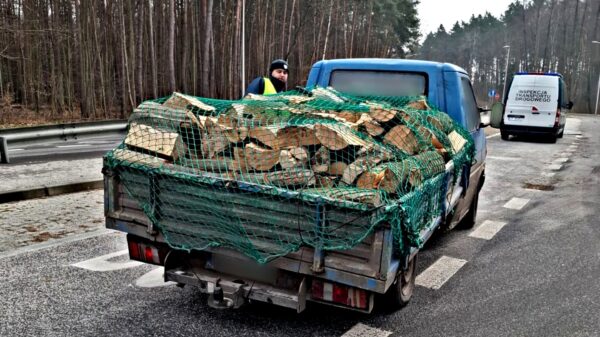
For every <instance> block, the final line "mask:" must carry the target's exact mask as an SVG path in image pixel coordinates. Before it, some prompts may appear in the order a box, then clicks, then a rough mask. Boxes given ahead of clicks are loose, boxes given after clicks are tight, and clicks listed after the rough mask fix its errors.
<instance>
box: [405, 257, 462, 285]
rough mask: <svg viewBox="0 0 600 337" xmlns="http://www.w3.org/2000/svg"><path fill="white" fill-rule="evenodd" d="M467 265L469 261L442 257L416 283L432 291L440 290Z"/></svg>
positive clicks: (420, 275)
mask: <svg viewBox="0 0 600 337" xmlns="http://www.w3.org/2000/svg"><path fill="white" fill-rule="evenodd" d="M465 263H467V260H462V259H457V258H453V257H449V256H442V257H440V258H439V259H438V260H437V261H435V262H434V263H433V264H432V265H431V266H429V268H427V269H425V270H424V271H423V272H422V273H421V274H419V275H418V276H417V278H416V280H415V283H416V284H417V285H420V286H422V287H426V288H430V289H440V288H441V287H442V286H443V285H444V283H446V282H447V281H448V280H449V279H450V278H451V277H452V276H453V275H454V274H456V272H458V270H459V269H460V268H462V266H464V265H465Z"/></svg>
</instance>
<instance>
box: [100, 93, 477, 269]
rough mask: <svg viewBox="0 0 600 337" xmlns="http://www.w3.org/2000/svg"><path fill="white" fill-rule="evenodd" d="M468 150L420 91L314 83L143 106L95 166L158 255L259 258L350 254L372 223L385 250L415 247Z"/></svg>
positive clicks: (179, 97)
mask: <svg viewBox="0 0 600 337" xmlns="http://www.w3.org/2000/svg"><path fill="white" fill-rule="evenodd" d="M473 154H474V145H473V140H472V138H471V136H470V134H469V133H468V132H467V131H466V130H465V129H463V128H462V127H461V126H460V125H459V124H457V123H456V122H454V120H452V119H451V118H450V117H449V116H448V115H447V114H446V113H444V112H442V111H439V110H438V109H437V108H436V107H434V106H432V105H431V104H430V103H428V102H427V100H426V99H425V98H424V97H376V96H368V97H363V96H360V97H358V96H352V95H347V94H343V93H340V92H337V91H336V90H334V89H332V88H320V87H314V88H308V89H303V90H296V91H288V92H283V93H280V94H277V95H272V96H259V95H249V96H247V97H246V98H244V99H241V100H218V99H209V98H202V97H194V96H189V95H184V94H180V93H173V94H172V95H171V96H169V97H164V98H160V99H156V100H151V101H145V102H143V103H142V104H140V105H139V106H138V107H137V108H136V109H135V110H134V112H133V114H132V115H131V117H130V119H129V122H128V133H127V136H126V138H125V139H124V140H123V142H122V143H121V144H120V145H119V146H118V147H117V148H115V149H113V150H112V151H110V152H109V153H107V154H106V156H105V160H104V165H105V169H108V170H110V172H112V174H113V175H114V176H115V177H116V178H117V179H118V180H119V181H120V182H121V184H120V186H121V187H122V188H121V189H120V190H119V191H117V193H119V194H120V196H122V200H128V202H123V203H122V205H121V207H123V208H130V209H131V210H135V209H141V210H142V211H143V213H144V214H145V216H147V218H148V219H149V221H151V222H152V224H153V225H154V226H155V228H157V229H158V230H159V231H160V232H161V233H162V235H163V236H164V238H165V240H166V242H167V243H168V244H169V245H170V246H171V247H174V248H177V249H184V250H188V251H191V250H204V249H207V248H208V247H226V248H230V249H234V250H236V251H239V252H241V253H243V254H245V255H246V256H248V257H250V258H252V259H254V260H255V261H257V262H259V263H266V262H268V261H270V260H272V259H273V258H276V257H279V256H283V255H286V254H289V253H291V252H294V251H297V250H298V249H300V247H302V246H308V247H313V248H318V249H322V250H346V249H352V248H354V247H356V246H357V245H358V244H359V243H361V242H365V243H369V240H372V236H371V234H372V233H373V231H374V230H375V229H377V228H379V227H381V226H388V227H389V228H391V231H392V234H393V237H394V243H395V252H396V253H406V252H407V251H408V249H410V247H421V245H422V244H423V242H422V239H421V236H420V233H421V231H422V230H423V229H424V227H425V226H427V225H428V224H430V223H431V221H432V220H433V219H434V218H436V217H438V216H440V215H441V213H442V211H443V204H444V202H445V199H446V198H447V196H446V195H445V191H446V186H447V185H448V183H449V180H452V181H454V180H455V179H456V178H457V177H458V176H459V175H460V174H461V170H462V169H463V167H468V166H469V165H470V164H471V161H472V160H473ZM450 161H452V162H453V164H454V166H453V167H454V171H453V172H452V174H451V175H447V174H445V173H444V172H445V170H446V165H447V163H449V162H450ZM452 181H450V183H451V182H452Z"/></svg>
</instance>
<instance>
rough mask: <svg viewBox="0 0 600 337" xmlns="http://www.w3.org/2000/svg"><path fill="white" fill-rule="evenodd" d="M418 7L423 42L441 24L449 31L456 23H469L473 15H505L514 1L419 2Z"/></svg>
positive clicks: (422, 0)
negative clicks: (486, 13) (487, 13)
mask: <svg viewBox="0 0 600 337" xmlns="http://www.w3.org/2000/svg"><path fill="white" fill-rule="evenodd" d="M419 1H420V2H421V3H420V4H419V5H418V6H417V9H418V11H419V19H420V20H421V34H422V35H423V36H422V40H424V39H425V37H426V36H427V34H428V33H430V32H432V31H437V28H438V27H439V26H440V24H442V25H444V27H445V28H446V30H447V31H449V30H450V29H452V26H453V25H454V23H455V22H456V21H460V20H462V21H465V22H467V21H469V19H470V18H471V15H473V14H474V15H479V14H482V15H483V14H485V12H486V11H488V12H490V13H491V14H492V15H493V16H495V17H497V18H498V17H500V15H502V14H504V12H505V11H506V9H507V8H508V5H509V4H510V3H511V2H514V0H419Z"/></svg>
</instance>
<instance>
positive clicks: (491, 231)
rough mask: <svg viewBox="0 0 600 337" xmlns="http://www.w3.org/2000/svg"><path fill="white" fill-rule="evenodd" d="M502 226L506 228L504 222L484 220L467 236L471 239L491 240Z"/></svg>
mask: <svg viewBox="0 0 600 337" xmlns="http://www.w3.org/2000/svg"><path fill="white" fill-rule="evenodd" d="M504 226H506V222H502V221H491V220H485V221H484V222H483V223H482V224H481V225H479V227H477V228H475V230H474V231H472V232H471V233H470V234H469V236H470V237H472V238H478V239H484V240H491V239H492V238H493V237H494V235H496V234H497V233H498V232H499V231H500V230H501V229H502V227H504Z"/></svg>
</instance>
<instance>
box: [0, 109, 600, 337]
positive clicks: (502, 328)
mask: <svg viewBox="0 0 600 337" xmlns="http://www.w3.org/2000/svg"><path fill="white" fill-rule="evenodd" d="M568 126H569V129H568V131H567V132H566V133H565V136H564V138H563V139H559V140H558V142H557V143H556V144H549V143H543V142H538V141H535V140H531V139H513V140H511V141H502V140H500V138H499V137H498V136H494V135H493V134H490V136H489V137H490V138H489V139H488V141H489V144H488V161H487V169H486V173H487V179H486V183H485V185H484V188H483V190H482V194H481V197H480V204H479V212H478V220H477V227H476V228H475V229H474V230H473V231H466V230H462V231H461V230H453V231H450V232H448V233H443V234H440V235H436V236H435V237H434V238H433V239H432V241H430V243H429V244H428V245H427V247H426V249H425V250H423V251H422V252H421V253H420V256H419V264H418V275H419V276H418V283H419V284H420V285H419V286H417V287H416V290H415V293H414V297H413V300H412V301H411V303H410V304H409V305H408V306H407V307H406V308H404V309H403V310H400V311H396V312H385V311H382V310H376V312H374V313H373V314H371V315H363V314H358V313H353V312H349V311H344V310H339V309H336V308H332V307H327V306H322V305H317V304H313V305H309V306H308V308H307V310H306V311H305V312H303V313H302V314H296V313H295V312H294V311H292V310H287V309H281V308H278V307H274V306H270V305H266V304H251V305H248V306H245V307H242V308H241V309H240V310H237V311H215V310H214V309H211V308H209V307H208V306H207V304H206V297H205V296H204V295H201V294H200V293H199V292H198V291H196V290H195V289H194V288H193V287H185V288H183V289H182V288H178V287H175V286H173V285H162V284H160V283H159V282H157V280H158V278H159V276H160V270H159V269H158V270H157V269H156V267H152V266H146V265H137V264H131V263H129V262H127V259H126V255H124V254H123V250H125V249H126V245H125V238H124V235H123V234H121V233H117V232H109V231H103V232H93V233H91V234H90V233H87V234H83V235H85V236H79V237H78V236H73V237H70V238H64V239H58V240H54V241H49V242H48V243H45V244H42V246H29V247H28V248H19V249H17V250H14V251H9V252H4V253H0V270H1V271H2V272H0V284H2V287H0V308H2V310H0V335H1V336H166V335H168V336H192V335H193V336H213V337H217V336H232V335H233V336H343V335H345V336H358V335H363V336H367V335H368V336H388V335H391V336H428V337H429V336H599V335H600V314H599V313H600V282H599V281H598V280H600V227H599V225H598V220H597V219H598V218H600V217H599V215H600V184H599V182H600V181H599V180H600V164H599V163H600V134H599V133H598V132H597V130H600V119H598V118H594V117H589V116H577V117H576V119H570V120H569V122H568ZM81 221H82V222H85V221H86V220H83V219H82V220H81ZM110 253H115V254H114V255H113V256H112V257H110V258H109V261H112V262H113V263H112V264H106V263H104V264H103V266H104V267H105V269H111V268H119V267H122V269H112V270H106V271H94V270H90V268H91V269H93V267H90V266H93V265H96V266H97V265H102V264H98V263H95V264H94V263H91V262H90V259H95V258H98V257H101V256H105V255H106V254H110ZM105 259H106V258H105ZM439 261H441V262H443V263H440V262H439ZM81 262H86V263H85V264H81ZM78 263H79V264H78ZM444 263H445V264H446V265H454V266H455V268H454V269H453V270H451V271H449V272H448V271H444V270H443V269H436V268H438V266H440V265H441V264H444ZM75 264H78V265H77V266H75ZM85 265H87V267H85ZM430 275H434V276H436V277H431V276H430ZM360 331H362V332H360Z"/></svg>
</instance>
